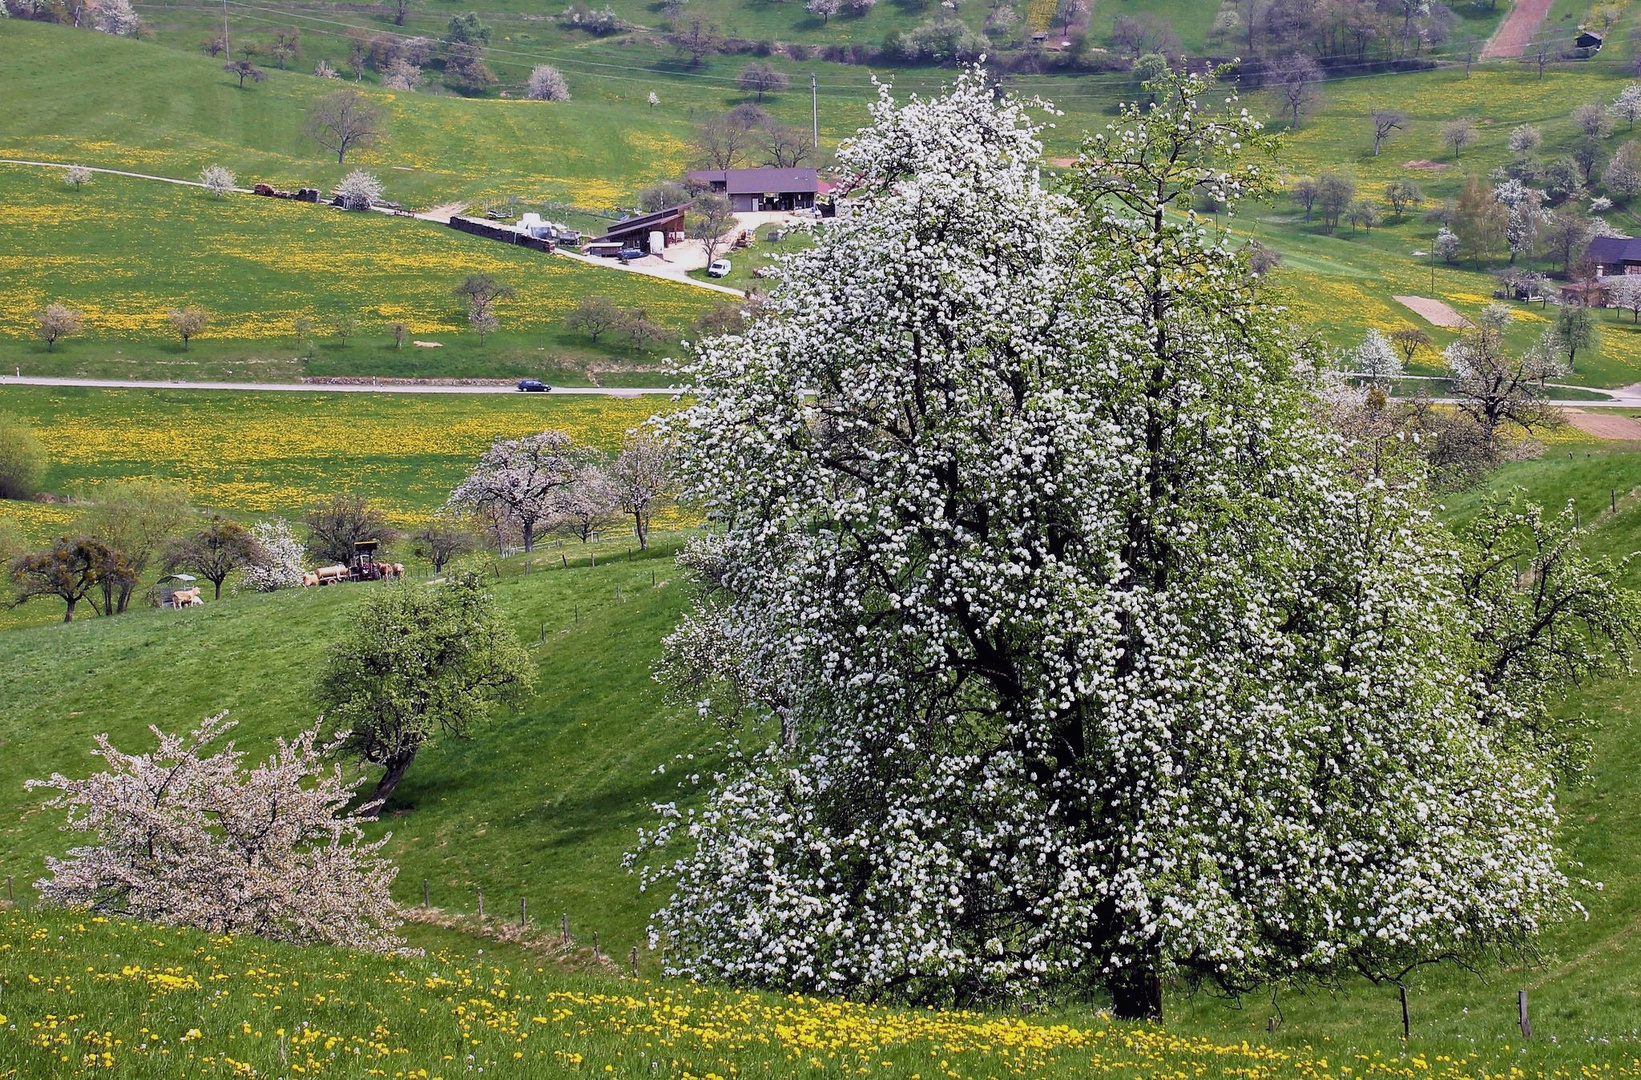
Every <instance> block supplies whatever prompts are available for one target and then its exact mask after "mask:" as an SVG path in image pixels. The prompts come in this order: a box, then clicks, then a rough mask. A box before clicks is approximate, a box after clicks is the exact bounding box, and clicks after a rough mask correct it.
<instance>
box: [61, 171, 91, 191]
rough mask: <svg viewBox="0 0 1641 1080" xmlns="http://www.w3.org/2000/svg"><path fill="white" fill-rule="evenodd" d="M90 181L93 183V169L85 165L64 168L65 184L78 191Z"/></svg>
mask: <svg viewBox="0 0 1641 1080" xmlns="http://www.w3.org/2000/svg"><path fill="white" fill-rule="evenodd" d="M89 183H91V170H90V169H88V168H86V167H85V166H84V165H70V166H69V167H68V168H66V169H64V170H63V184H64V185H65V186H67V187H71V188H73V189H74V190H75V191H78V190H80V189H81V188H83V187H85V186H86V185H87V184H89Z"/></svg>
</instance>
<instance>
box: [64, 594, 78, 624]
mask: <svg viewBox="0 0 1641 1080" xmlns="http://www.w3.org/2000/svg"><path fill="white" fill-rule="evenodd" d="M78 599H79V597H76V596H65V597H63V603H65V604H67V605H68V610H67V611H65V612H63V621H64V622H73V621H74V604H75V602H76V601H78Z"/></svg>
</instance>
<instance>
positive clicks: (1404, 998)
mask: <svg viewBox="0 0 1641 1080" xmlns="http://www.w3.org/2000/svg"><path fill="white" fill-rule="evenodd" d="M1396 989H1398V990H1400V991H1401V992H1402V1040H1403V1041H1404V1042H1405V1041H1406V1040H1407V1036H1408V1030H1409V1027H1408V1022H1407V987H1406V986H1405V985H1403V984H1402V983H1397V984H1396Z"/></svg>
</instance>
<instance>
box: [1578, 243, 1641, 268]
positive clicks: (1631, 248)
mask: <svg viewBox="0 0 1641 1080" xmlns="http://www.w3.org/2000/svg"><path fill="white" fill-rule="evenodd" d="M1584 254H1585V255H1586V256H1587V257H1588V258H1589V260H1590V261H1591V262H1593V263H1595V276H1596V277H1608V276H1611V275H1614V274H1641V236H1598V237H1596V238H1595V239H1594V240H1591V241H1590V246H1589V247H1587V248H1585V249H1584Z"/></svg>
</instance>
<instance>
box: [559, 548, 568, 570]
mask: <svg viewBox="0 0 1641 1080" xmlns="http://www.w3.org/2000/svg"><path fill="white" fill-rule="evenodd" d="M558 561H559V562H561V563H563V564H564V569H566V570H568V569H569V568H570V560H569V559H567V558H565V557H564V552H562V551H561V552H559V553H558Z"/></svg>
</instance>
